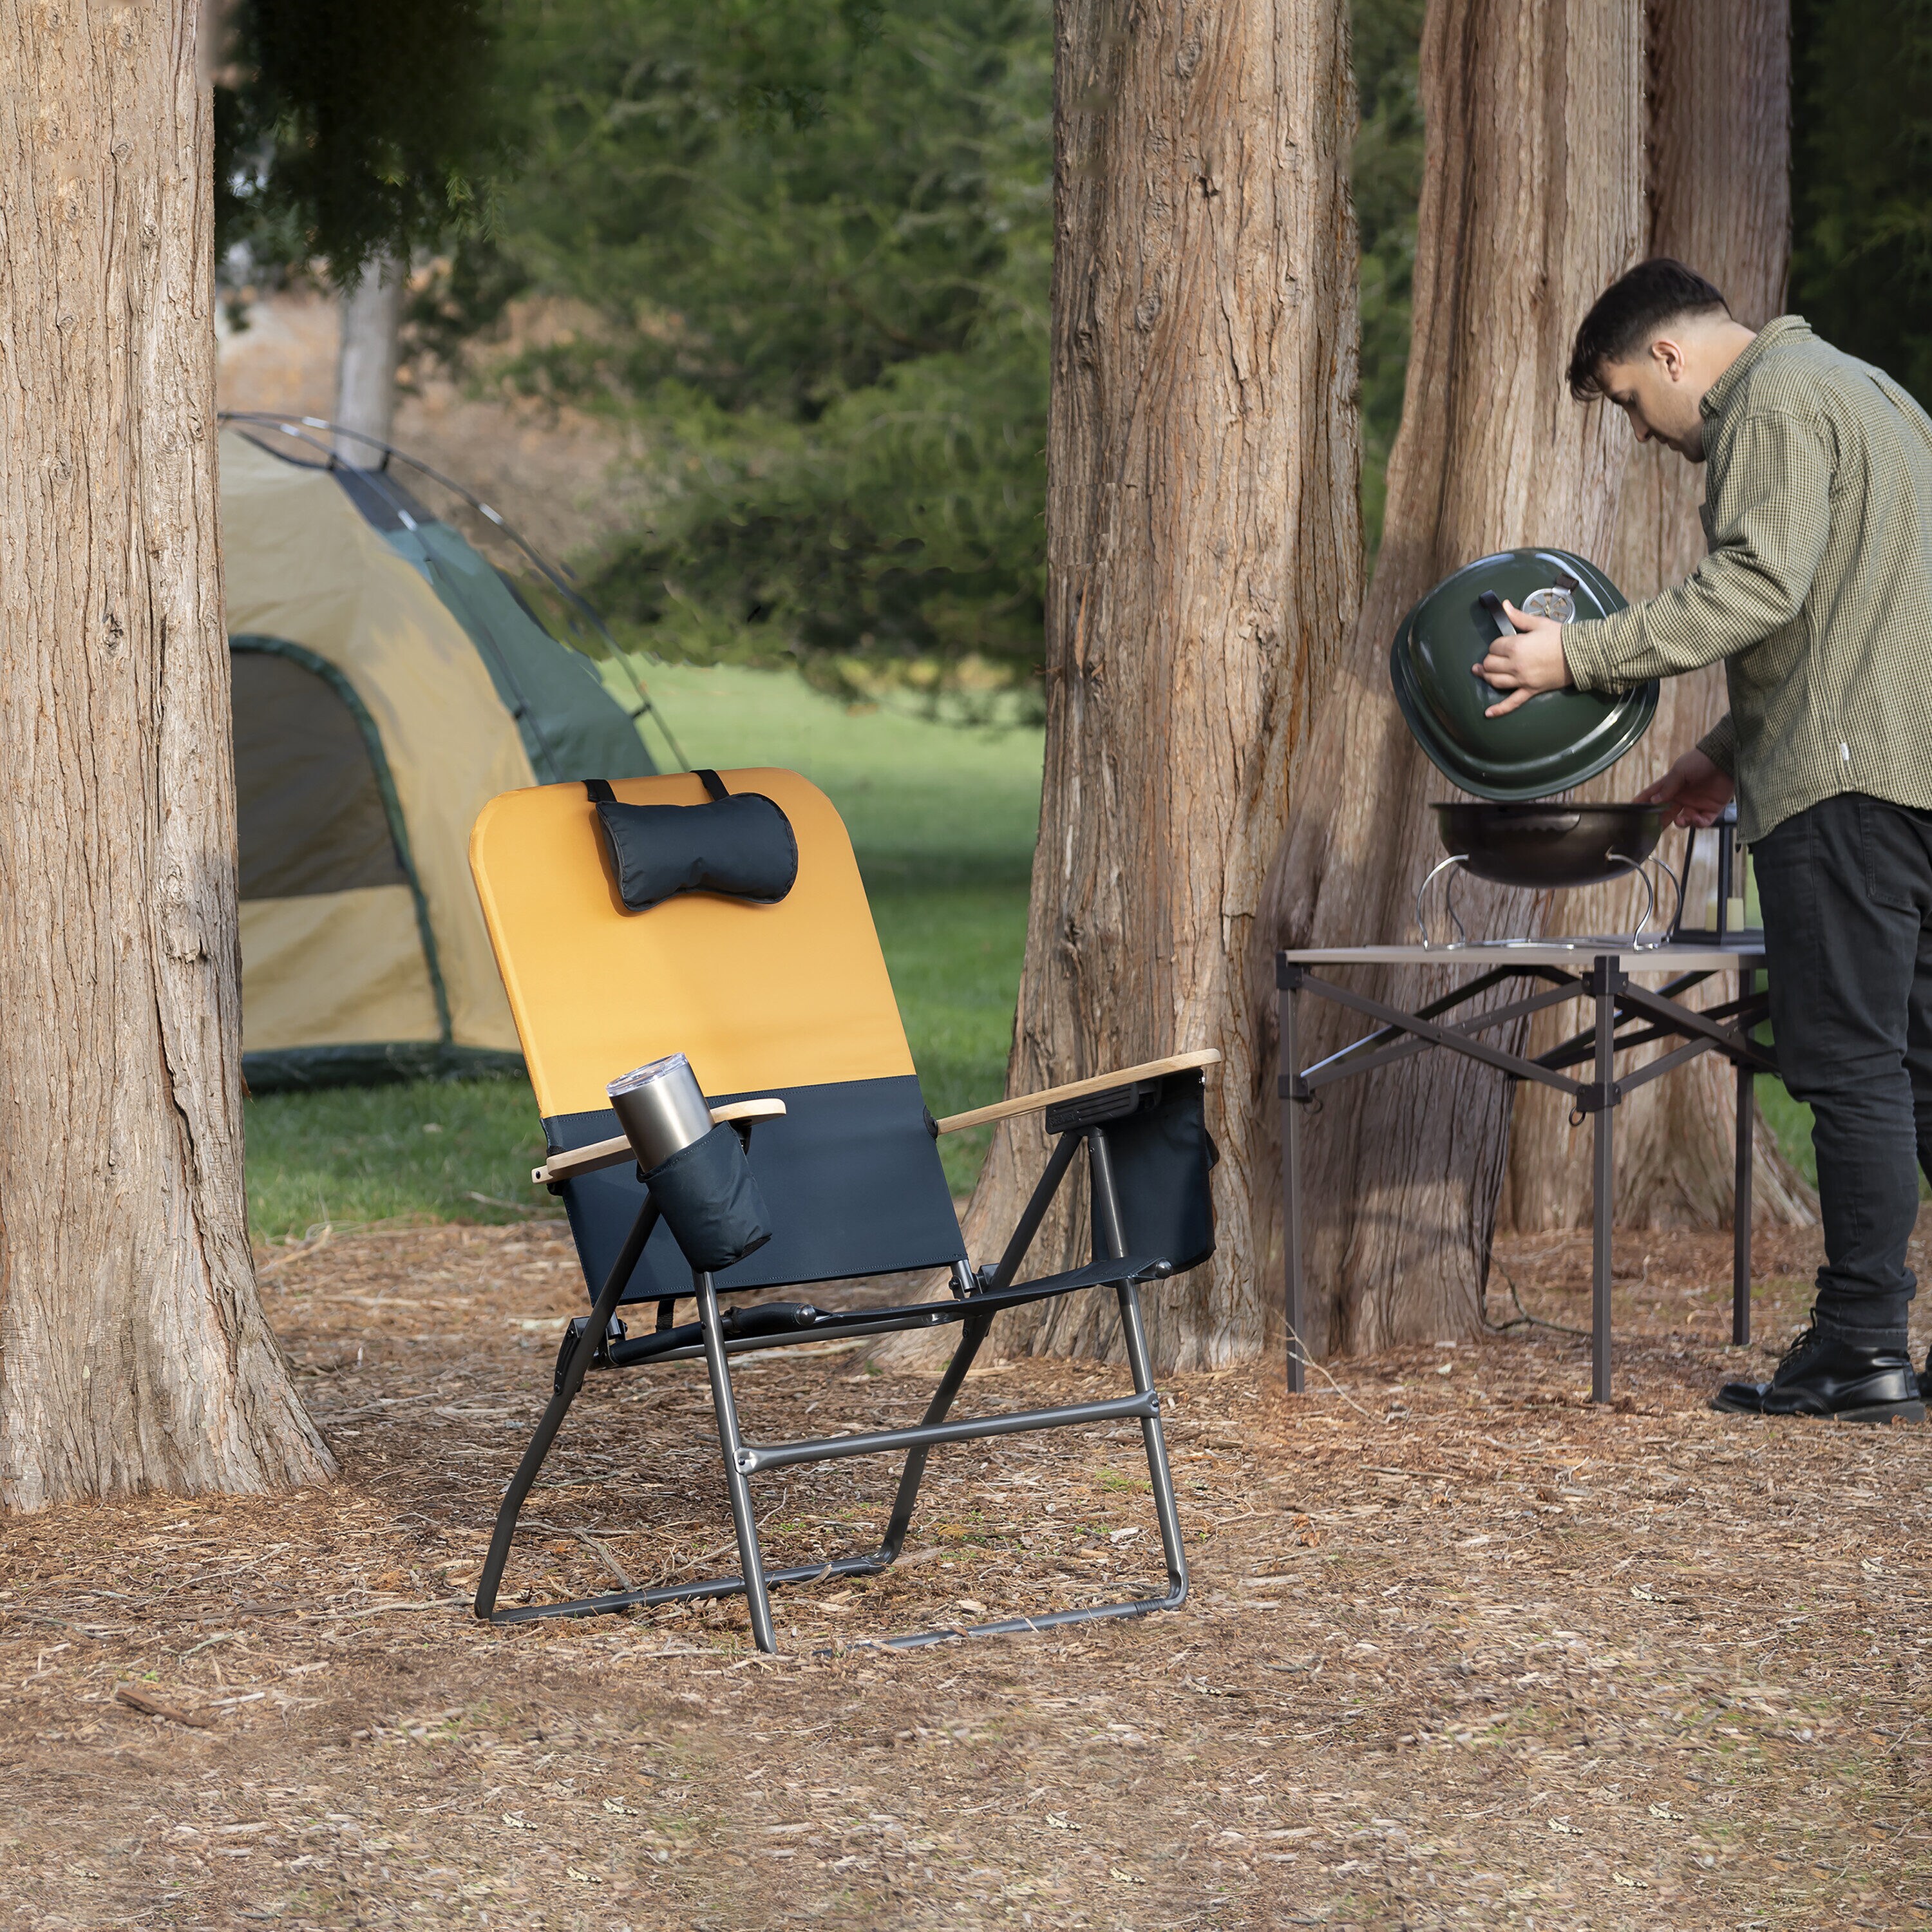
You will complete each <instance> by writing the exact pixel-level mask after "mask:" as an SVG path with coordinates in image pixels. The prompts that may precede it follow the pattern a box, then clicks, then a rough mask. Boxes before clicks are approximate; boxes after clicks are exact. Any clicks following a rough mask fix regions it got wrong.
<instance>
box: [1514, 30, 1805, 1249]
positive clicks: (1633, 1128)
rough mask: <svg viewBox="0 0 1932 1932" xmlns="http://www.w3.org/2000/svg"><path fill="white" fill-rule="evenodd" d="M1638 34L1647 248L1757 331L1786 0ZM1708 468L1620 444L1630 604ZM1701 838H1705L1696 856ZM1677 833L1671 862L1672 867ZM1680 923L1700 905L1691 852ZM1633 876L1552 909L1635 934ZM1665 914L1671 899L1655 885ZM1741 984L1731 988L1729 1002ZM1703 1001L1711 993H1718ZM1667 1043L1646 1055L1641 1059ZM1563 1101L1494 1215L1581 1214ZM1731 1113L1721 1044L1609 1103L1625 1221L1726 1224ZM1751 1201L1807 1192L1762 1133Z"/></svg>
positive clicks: (1623, 782)
mask: <svg viewBox="0 0 1932 1932" xmlns="http://www.w3.org/2000/svg"><path fill="white" fill-rule="evenodd" d="M1647 26H1648V31H1649V80H1650V86H1649V127H1650V142H1649V176H1650V183H1649V205H1650V237H1649V250H1648V251H1647V252H1649V254H1653V255H1673V256H1676V257H1677V258H1678V259H1679V260H1681V261H1684V262H1686V263H1689V264H1690V266H1691V267H1693V268H1694V269H1697V271H1698V272H1700V274H1701V275H1704V276H1706V278H1709V280H1710V281H1712V282H1715V284H1717V286H1718V287H1719V288H1720V289H1721V290H1723V291H1724V293H1725V295H1726V296H1727V298H1728V299H1730V303H1731V306H1732V309H1733V312H1734V313H1735V314H1736V316H1737V317H1738V319H1739V320H1740V321H1741V322H1743V323H1747V324H1748V325H1749V326H1751V327H1752V328H1757V327H1758V326H1760V325H1761V324H1763V323H1765V322H1767V321H1769V320H1770V318H1771V317H1773V316H1774V315H1775V314H1778V311H1779V310H1780V308H1781V307H1782V305H1783V302H1784V280H1785V272H1786V268H1787V263H1788V262H1789V260H1790V221H1791V197H1790V126H1789V116H1790V7H1789V5H1788V0H1652V5H1651V6H1650V8H1649V19H1648V22H1647ZM1702 496H1703V475H1702V472H1701V471H1700V470H1699V469H1694V468H1693V467H1692V466H1691V465H1690V464H1689V463H1686V462H1685V461H1684V460H1683V459H1682V458H1681V457H1679V456H1678V455H1676V454H1674V453H1673V452H1671V451H1670V450H1667V449H1662V448H1661V446H1658V445H1656V444H1651V445H1649V446H1640V445H1638V444H1637V443H1636V442H1635V441H1634V440H1631V441H1630V442H1629V443H1628V446H1627V454H1626V455H1625V470H1624V481H1623V490H1622V502H1621V507H1620V510H1619V515H1618V517H1617V524H1616V533H1615V535H1614V536H1613V538H1612V541H1611V544H1610V553H1609V556H1608V558H1607V560H1606V564H1605V567H1606V568H1607V570H1608V571H1609V572H1610V578H1611V580H1612V581H1613V583H1616V585H1617V586H1618V587H1619V589H1622V591H1623V592H1624V594H1625V595H1626V596H1628V597H1630V598H1633V599H1635V598H1641V597H1649V596H1652V595H1655V593H1656V592H1658V591H1659V590H1661V589H1664V587H1665V586H1667V585H1669V584H1672V583H1681V582H1682V580H1684V579H1685V577H1688V576H1689V575H1690V574H1691V571H1693V570H1694V568H1696V567H1697V563H1698V562H1699V560H1700V559H1701V558H1702V557H1703V554H1704V534H1703V526H1702V525H1701V524H1700V523H1699V521H1698V518H1697V505H1698V503H1699V502H1700V499H1701V498H1702ZM1724 708H1725V697H1724V674H1723V672H1722V670H1721V668H1718V667H1713V668H1712V669H1711V670H1708V671H1704V672H1701V673H1697V675H1695V676H1691V677H1680V678H1669V679H1665V680H1664V685H1663V688H1662V690H1661V694H1660V700H1659V703H1658V713H1657V721H1656V722H1655V724H1652V727H1651V728H1650V730H1649V732H1648V733H1646V736H1645V737H1644V739H1643V742H1642V743H1641V744H1640V745H1638V746H1637V749H1636V750H1635V751H1632V752H1631V754H1629V756H1628V757H1625V758H1624V759H1623V760H1622V761H1621V762H1619V763H1618V764H1617V765H1616V766H1614V767H1613V769H1611V770H1610V771H1607V772H1604V774H1603V775H1602V776H1601V777H1600V778H1596V779H1594V780H1593V781H1592V782H1591V783H1590V784H1588V785H1586V786H1585V787H1583V788H1582V789H1581V790H1580V791H1579V792H1578V793H1577V796H1579V797H1581V798H1586V799H1625V798H1629V797H1631V796H1633V795H1634V793H1636V792H1637V791H1639V790H1641V789H1642V788H1643V787H1644V786H1645V785H1646V784H1649V782H1650V781H1651V780H1652V778H1656V777H1658V776H1659V775H1661V773H1662V772H1664V770H1665V769H1667V768H1668V766H1670V763H1671V762H1672V761H1673V760H1674V759H1675V758H1676V757H1678V756H1679V754H1681V753H1682V752H1683V751H1685V750H1687V749H1688V748H1689V747H1690V746H1691V745H1694V744H1695V743H1696V742H1697V739H1699V738H1700V737H1701V736H1703V734H1704V733H1705V732H1706V731H1707V730H1709V729H1710V727H1711V726H1712V724H1715V722H1716V721H1717V720H1718V718H1719V717H1720V716H1721V715H1722V713H1723V712H1724ZM1711 843H1712V841H1711V839H1710V837H1709V835H1706V837H1705V838H1704V839H1703V841H1702V844H1703V848H1704V850H1705V852H1706V853H1708V852H1709V850H1710V847H1711ZM1683 844H1684V835H1683V834H1682V832H1672V833H1670V834H1668V835H1667V837H1666V839H1665V842H1664V853H1665V856H1666V857H1667V859H1669V860H1670V862H1671V863H1672V865H1673V866H1677V865H1680V862H1681V856H1682V850H1683ZM1699 871H1700V877H1699V879H1698V880H1697V881H1695V882H1694V889H1693V890H1692V892H1691V914H1690V918H1689V922H1690V923H1691V924H1692V925H1703V924H1708V923H1709V920H1708V918H1707V916H1706V914H1705V913H1704V911H1703V898H1704V893H1703V887H1704V886H1705V883H1706V879H1707V878H1708V877H1709V874H1708V873H1707V872H1706V869H1705V867H1704V865H1703V862H1702V860H1701V859H1700V868H1699ZM1642 910H1643V892H1642V890H1641V889H1640V888H1638V887H1636V886H1606V887H1601V888H1598V889H1593V890H1592V891H1590V892H1573V893H1565V895H1563V898H1562V901H1561V902H1560V904H1559V907H1558V908H1557V916H1560V917H1561V918H1562V919H1563V921H1564V922H1565V926H1566V927H1567V928H1568V929H1569V930H1571V931H1572V932H1629V931H1630V930H1631V929H1632V928H1633V927H1634V925H1635V924H1636V922H1637V919H1638V918H1639V917H1640V915H1641V913H1642ZM1661 910H1662V911H1663V913H1664V915H1665V916H1668V914H1669V911H1670V889H1669V888H1668V886H1666V887H1665V889H1664V898H1663V903H1662V907H1661ZM1733 990H1734V989H1732V988H1731V987H1730V986H1727V987H1726V989H1725V992H1724V995H1723V997H1725V998H1729V997H1730V995H1731V992H1732V991H1733ZM1709 997H1711V998H1716V997H1718V996H1717V995H1715V994H1713V995H1709ZM1574 1024H1575V1022H1574V1016H1573V1015H1572V1014H1568V1013H1564V1012H1563V1011H1562V1010H1561V1009H1559V1010H1557V1011H1556V1012H1555V1013H1548V1014H1540V1015H1538V1017H1537V1020H1536V1022H1535V1025H1533V1026H1532V1029H1531V1040H1532V1046H1533V1048H1534V1049H1535V1051H1537V1052H1541V1051H1543V1050H1544V1049H1545V1048H1547V1047H1550V1046H1554V1045H1555V1044H1556V1043H1557V1041H1558V1040H1559V1039H1561V1038H1562V1037H1565V1031H1566V1030H1574ZM1663 1050H1664V1049H1663V1048H1661V1047H1660V1048H1658V1049H1650V1050H1648V1051H1646V1052H1645V1053H1643V1055H1641V1056H1640V1058H1641V1059H1646V1060H1647V1059H1649V1058H1654V1057H1655V1054H1656V1053H1657V1052H1661V1051H1663ZM1568 1113H1569V1107H1568V1103H1567V1102H1566V1101H1565V1100H1563V1098H1562V1097H1561V1096H1560V1095H1559V1094H1555V1093H1553V1092H1552V1091H1550V1089H1548V1088H1541V1087H1539V1088H1528V1087H1526V1088H1523V1089H1522V1090H1520V1092H1519V1093H1518V1095H1517V1102H1516V1107H1515V1112H1514V1122H1513V1127H1512V1132H1511V1145H1510V1171H1509V1185H1508V1190H1507V1193H1506V1197H1505V1202H1504V1206H1503V1210H1502V1218H1503V1220H1505V1223H1506V1224H1507V1225H1510V1226H1514V1227H1515V1228H1517V1229H1519V1230H1529V1229H1547V1228H1574V1227H1583V1226H1588V1225H1589V1219H1590V1184H1589V1166H1588V1163H1587V1161H1586V1160H1585V1159H1584V1158H1583V1150H1582V1149H1581V1148H1580V1147H1579V1145H1577V1136H1576V1135H1575V1134H1574V1133H1573V1132H1572V1130H1571V1128H1570V1127H1569V1126H1568ZM1736 1124H1737V1113H1736V1097H1735V1094H1734V1091H1733V1076H1732V1073H1731V1070H1730V1065H1729V1064H1728V1063H1727V1062H1726V1061H1722V1060H1721V1059H1718V1058H1716V1057H1715V1055H1713V1056H1709V1057H1707V1058H1704V1059H1703V1060H1700V1061H1695V1062H1694V1063H1693V1064H1691V1066H1689V1067H1686V1068H1685V1069H1684V1070H1682V1072H1680V1073H1674V1074H1672V1075H1670V1076H1669V1077H1668V1078H1667V1079H1662V1080H1658V1081H1654V1082H1652V1083H1651V1085H1649V1086H1647V1087H1640V1088H1638V1089H1637V1091H1636V1092H1635V1093H1634V1094H1632V1095H1631V1097H1630V1099H1629V1100H1628V1101H1626V1102H1625V1103H1624V1105H1623V1106H1622V1107H1621V1108H1619V1110H1618V1115H1617V1143H1618V1153H1617V1201H1616V1218H1617V1220H1618V1221H1619V1223H1621V1224H1622V1225H1624V1226H1634V1227H1683V1226H1691V1227H1712V1228H1714V1227H1718V1226H1726V1227H1727V1226H1730V1222H1731V1218H1732V1217H1731V1205H1732V1195H1733V1172H1734V1163H1735V1160H1736V1144H1737V1137H1736ZM1753 1145H1754V1150H1755V1153H1756V1157H1757V1158H1756V1163H1755V1178H1754V1185H1753V1190H1752V1194H1753V1202H1754V1207H1755V1208H1756V1211H1757V1218H1758V1219H1760V1220H1766V1221H1784V1222H1790V1221H1799V1222H1804V1223H1808V1222H1809V1221H1810V1220H1811V1219H1812V1208H1811V1193H1810V1190H1809V1189H1808V1187H1806V1186H1805V1182H1804V1181H1803V1179H1802V1177H1800V1176H1799V1175H1798V1173H1797V1172H1796V1170H1795V1169H1793V1167H1792V1166H1791V1165H1790V1163H1789V1162H1788V1161H1787V1160H1785V1159H1784V1156H1783V1155H1782V1154H1781V1153H1780V1152H1779V1151H1778V1145H1777V1143H1776V1142H1775V1140H1774V1139H1772V1136H1771V1135H1770V1133H1769V1132H1767V1131H1765V1130H1763V1128H1762V1127H1760V1130H1759V1131H1758V1132H1757V1134H1756V1135H1755V1136H1754V1142H1753Z"/></svg>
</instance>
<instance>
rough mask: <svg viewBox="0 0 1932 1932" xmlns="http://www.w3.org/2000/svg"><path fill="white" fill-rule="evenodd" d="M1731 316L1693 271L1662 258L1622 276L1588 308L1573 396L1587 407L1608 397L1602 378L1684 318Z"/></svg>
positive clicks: (1573, 363) (1575, 353) (1573, 356)
mask: <svg viewBox="0 0 1932 1932" xmlns="http://www.w3.org/2000/svg"><path fill="white" fill-rule="evenodd" d="M1718 311H1721V313H1723V314H1725V315H1729V314H1730V312H1731V305H1730V303H1729V302H1727V301H1725V299H1724V297H1723V296H1721V295H1720V294H1719V293H1718V291H1717V290H1715V289H1714V288H1713V287H1712V286H1711V284H1709V282H1707V281H1705V279H1704V278H1703V276H1702V275H1699V274H1698V273H1697V271H1696V270H1695V269H1687V268H1686V267H1685V266H1684V264H1683V263H1682V262H1673V261H1672V260H1671V259H1670V257H1669V256H1667V255H1659V256H1657V257H1654V258H1653V259H1652V260H1650V261H1648V262H1640V263H1638V264H1637V266H1636V267H1635V268H1634V269H1631V272H1629V273H1628V275H1619V277H1618V278H1617V279H1616V281H1613V283H1612V284H1610V287H1608V288H1607V289H1606V290H1604V293H1602V294H1601V295H1600V296H1598V298H1597V299H1596V300H1595V302H1592V304H1591V305H1590V313H1589V314H1588V315H1586V317H1584V318H1583V323H1582V326H1580V328H1579V329H1577V343H1576V347H1574V348H1573V349H1572V350H1571V352H1570V393H1571V395H1573V396H1574V397H1575V398H1577V401H1579V402H1580V403H1587V402H1589V401H1590V400H1591V399H1592V398H1593V397H1596V396H1601V395H1602V394H1603V393H1604V386H1603V383H1602V382H1601V380H1599V374H1598V372H1599V371H1601V369H1602V368H1603V366H1604V364H1605V363H1606V362H1628V361H1629V360H1630V358H1631V355H1632V353H1634V351H1636V350H1640V349H1647V348H1648V347H1649V346H1650V344H1651V341H1652V338H1654V337H1655V335H1656V333H1657V332H1658V329H1661V328H1662V327H1663V326H1664V324H1665V323H1667V322H1674V321H1676V319H1677V318H1678V317H1679V316H1680V315H1709V314H1712V313H1713V312H1718Z"/></svg>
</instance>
